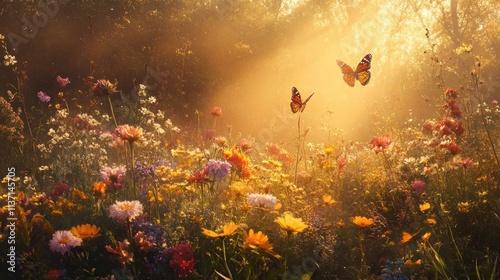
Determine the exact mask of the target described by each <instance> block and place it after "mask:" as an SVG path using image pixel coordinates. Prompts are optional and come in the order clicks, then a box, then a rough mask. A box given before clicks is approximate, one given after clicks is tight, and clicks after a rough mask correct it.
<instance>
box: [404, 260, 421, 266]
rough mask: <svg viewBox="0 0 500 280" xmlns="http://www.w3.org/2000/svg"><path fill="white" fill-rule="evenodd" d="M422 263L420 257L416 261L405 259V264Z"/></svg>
mask: <svg viewBox="0 0 500 280" xmlns="http://www.w3.org/2000/svg"><path fill="white" fill-rule="evenodd" d="M421 264H422V260H421V259H418V260H416V261H414V262H412V261H411V260H406V261H405V265H406V266H412V265H421Z"/></svg>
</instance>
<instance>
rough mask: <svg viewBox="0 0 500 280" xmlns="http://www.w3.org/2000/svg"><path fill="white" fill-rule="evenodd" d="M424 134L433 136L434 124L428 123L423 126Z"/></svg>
mask: <svg viewBox="0 0 500 280" xmlns="http://www.w3.org/2000/svg"><path fill="white" fill-rule="evenodd" d="M422 132H423V133H425V134H431V133H432V123H430V122H426V123H424V124H423V125H422Z"/></svg>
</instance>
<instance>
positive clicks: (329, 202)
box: [321, 194, 336, 205]
mask: <svg viewBox="0 0 500 280" xmlns="http://www.w3.org/2000/svg"><path fill="white" fill-rule="evenodd" d="M321 198H322V199H323V202H324V203H325V205H332V204H334V203H335V202H336V201H335V200H334V199H333V198H332V196H331V195H328V194H324V195H323V196H322V197H321Z"/></svg>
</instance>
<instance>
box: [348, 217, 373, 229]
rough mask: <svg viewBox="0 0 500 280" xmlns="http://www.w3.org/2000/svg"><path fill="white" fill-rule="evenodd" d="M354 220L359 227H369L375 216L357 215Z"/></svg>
mask: <svg viewBox="0 0 500 280" xmlns="http://www.w3.org/2000/svg"><path fill="white" fill-rule="evenodd" d="M352 222H353V223H355V224H356V225H358V226H359V227H363V228H364V227H369V226H371V225H372V224H373V218H367V217H361V216H356V217H354V218H352Z"/></svg>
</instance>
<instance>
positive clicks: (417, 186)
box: [411, 180, 427, 193]
mask: <svg viewBox="0 0 500 280" xmlns="http://www.w3.org/2000/svg"><path fill="white" fill-rule="evenodd" d="M411 187H412V188H413V190H414V191H416V192H417V193H423V192H424V191H425V188H426V187H427V184H426V183H425V182H424V181H422V180H415V182H413V184H412V185H411Z"/></svg>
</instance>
